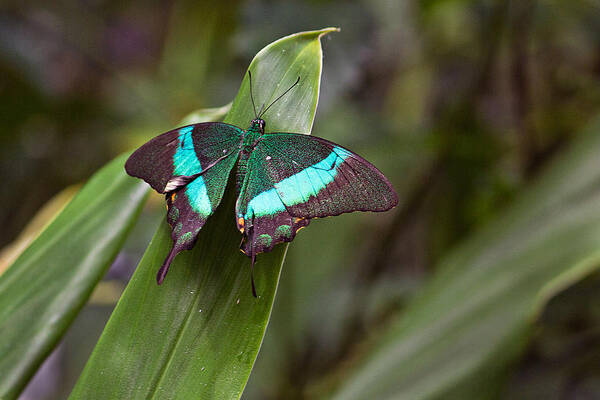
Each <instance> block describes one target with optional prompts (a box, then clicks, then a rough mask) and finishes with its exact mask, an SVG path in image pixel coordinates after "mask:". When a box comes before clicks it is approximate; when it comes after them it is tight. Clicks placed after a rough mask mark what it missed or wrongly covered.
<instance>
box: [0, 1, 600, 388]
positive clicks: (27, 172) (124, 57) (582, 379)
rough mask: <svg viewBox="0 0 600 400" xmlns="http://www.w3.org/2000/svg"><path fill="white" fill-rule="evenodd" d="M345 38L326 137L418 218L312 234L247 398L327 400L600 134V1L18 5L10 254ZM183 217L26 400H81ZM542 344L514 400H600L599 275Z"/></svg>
mask: <svg viewBox="0 0 600 400" xmlns="http://www.w3.org/2000/svg"><path fill="white" fill-rule="evenodd" d="M327 26H339V27H341V32H340V33H336V34H331V35H329V36H327V37H325V38H324V40H323V47H324V73H323V80H322V91H321V98H320V101H319V108H318V110H317V115H316V120H315V124H314V128H313V134H315V135H317V136H321V137H324V138H327V139H329V140H333V141H335V142H337V143H340V144H342V145H344V146H345V147H348V148H350V149H352V150H354V151H356V152H357V153H359V154H361V155H362V156H364V157H365V158H367V159H368V160H370V161H371V162H373V163H374V164H375V165H377V166H378V168H379V169H381V170H382V171H383V172H384V173H385V174H386V175H387V176H388V177H389V178H390V180H391V181H392V182H393V184H394V186H395V187H396V189H397V191H398V193H399V195H400V197H401V204H400V206H399V207H397V208H396V209H395V210H394V211H392V212H388V213H384V214H381V215H379V214H349V215H343V216H340V217H337V218H335V219H327V220H316V221H313V222H312V223H311V226H310V228H309V229H307V230H305V231H303V232H302V234H300V235H299V236H298V237H297V238H296V240H295V241H294V243H293V244H292V245H291V246H290V248H289V252H288V256H287V260H286V263H285V265H284V269H283V275H282V281H281V283H280V287H279V291H278V295H277V298H276V302H275V309H274V312H273V316H272V320H271V323H270V325H269V329H268V330H267V336H266V338H265V342H264V343H263V346H262V349H261V353H260V354H259V359H258V361H257V364H256V365H255V368H254V371H253V373H252V376H251V378H250V381H249V383H248V386H247V389H246V392H245V394H244V398H247V399H282V398H285V399H295V398H298V399H300V398H312V397H314V396H315V394H314V393H319V388H320V387H321V386H322V385H323V383H322V382H323V381H325V382H327V380H328V379H335V376H336V375H337V374H340V373H343V370H344V368H345V367H346V365H348V363H351V360H352V359H353V358H354V357H356V355H357V354H360V352H361V348H362V347H363V346H364V343H365V342H366V341H368V340H369V338H370V337H371V336H372V335H373V334H375V333H376V332H377V331H378V330H379V329H381V327H382V326H385V325H386V323H388V322H389V320H390V318H392V317H394V316H396V315H398V314H401V313H402V309H403V307H405V305H406V304H407V303H408V302H409V301H410V300H411V299H412V298H413V297H414V296H415V294H416V293H418V291H419V290H420V288H421V287H422V286H423V285H424V284H425V283H426V282H427V281H428V279H430V277H431V276H433V275H435V273H436V267H437V265H438V264H439V262H440V260H441V259H443V257H444V255H445V254H447V253H448V252H449V251H450V250H451V249H452V248H453V247H454V246H456V245H458V244H459V243H460V242H462V241H463V240H466V239H467V238H470V237H472V236H473V235H475V234H476V232H477V230H478V229H479V228H481V227H483V226H485V225H486V224H487V223H488V222H489V221H491V220H492V219H494V218H495V217H496V216H497V215H498V213H499V212H501V211H502V210H503V209H504V208H505V207H507V206H509V205H510V204H511V202H512V201H513V199H514V198H515V197H517V196H519V194H520V193H521V192H522V191H523V190H526V188H527V187H528V186H529V185H530V184H531V182H534V181H535V179H536V177H537V176H538V174H539V173H540V171H543V170H544V168H545V167H546V166H547V165H549V164H551V163H552V162H553V160H554V159H555V158H556V157H558V156H559V155H560V154H561V152H563V151H564V150H565V149H566V148H567V147H568V145H569V144H570V143H571V142H572V141H574V140H577V137H578V133H579V132H581V131H582V129H583V128H584V127H585V126H586V125H587V124H588V123H589V122H590V121H591V120H592V118H594V117H597V116H598V114H599V111H600V1H597V0H579V1H571V2H565V1H560V0H546V1H542V0H538V1H536V0H521V1H501V0H497V1H496V0H481V1H464V0H421V1H417V0H411V1H408V0H407V1H398V0H370V1H366V0H363V1H357V0H354V1H347V0H343V1H342V0H321V1H319V0H310V1H309V0H305V1H300V0H294V1H283V2H275V1H252V0H248V1H234V0H222V1H219V2H215V1H208V0H205V1H165V0H162V1H145V2H142V1H136V0H132V1H127V2H123V1H105V0H82V1H60V0H59V1H53V2H46V1H39V0H33V1H26V2H21V1H18V2H17V1H14V2H11V1H8V2H7V1H4V2H3V3H2V5H0V95H1V96H0V117H1V122H2V129H1V130H0V180H1V181H2V186H3V188H4V190H3V191H2V207H1V208H0V221H2V225H3V229H2V230H1V231H0V248H4V249H5V250H4V251H5V253H3V254H5V255H6V254H7V253H6V252H9V251H10V249H11V248H14V245H15V242H14V241H15V239H16V238H17V237H18V236H19V233H20V232H21V231H22V230H23V229H24V227H25V226H26V225H27V224H28V222H29V221H30V220H31V219H32V217H33V216H34V215H35V214H36V212H37V211H38V210H39V209H40V208H41V207H42V206H43V205H44V204H47V203H48V201H49V200H50V199H51V198H53V197H54V196H55V195H57V194H59V193H61V192H62V195H60V196H62V197H60V196H59V197H58V200H57V201H58V203H59V204H60V202H61V201H62V202H64V201H65V200H64V199H65V198H68V193H69V192H64V190H65V188H69V187H72V185H77V184H80V183H82V182H84V181H85V180H86V179H87V178H88V177H89V176H90V175H91V174H92V173H93V172H94V171H95V170H97V169H98V168H99V167H101V166H102V165H103V164H105V163H106V162H108V161H109V160H110V159H112V158H113V157H114V156H116V155H117V154H119V153H121V152H124V151H128V150H131V149H133V148H135V147H136V146H138V145H140V144H141V143H143V142H145V141H146V140H148V139H149V138H151V137H154V136H156V135H158V134H159V133H162V132H164V131H167V130H169V129H172V128H174V127H176V126H178V125H179V124H180V122H181V120H182V118H184V117H185V116H186V115H187V114H189V113H190V112H193V111H195V110H198V109H202V108H207V107H218V106H222V105H224V104H226V103H228V102H229V101H231V100H232V99H233V97H234V96H235V94H236V93H237V89H238V87H239V83H240V81H241V79H242V77H243V75H244V73H245V70H246V67H247V66H248V64H249V62H250V61H251V59H252V57H253V56H254V54H255V53H256V52H257V51H259V50H260V49H261V48H262V47H264V46H265V45H267V44H268V43H270V42H272V41H274V40H276V39H278V38H280V37H282V36H285V35H287V34H290V33H293V32H297V31H303V30H310V29H318V28H323V27H327ZM599 134H600V133H599ZM598 159H599V163H598V166H599V167H600V157H599V158H598ZM71 191H72V190H71ZM65 193H66V194H65ZM61 199H62V200H61ZM163 213H164V208H163V204H162V198H161V197H160V196H158V195H156V196H154V197H153V198H152V199H151V201H150V202H149V203H148V206H147V207H146V209H145V210H144V213H143V215H142V217H141V218H140V221H139V223H138V224H137V226H136V228H135V231H134V233H133V234H132V235H131V237H130V239H129V242H128V244H127V245H126V248H125V250H124V251H123V252H122V253H121V254H120V255H119V256H118V258H117V260H116V261H115V264H114V265H113V267H112V268H111V270H110V272H109V273H108V275H107V276H106V278H105V280H104V282H103V283H102V284H101V285H100V286H99V287H98V288H97V290H96V291H95V292H94V295H93V296H92V299H91V300H90V302H89V304H88V306H86V308H85V309H84V311H83V312H82V313H81V314H80V315H79V317H78V319H77V320H76V321H75V323H74V324H73V326H72V327H71V328H70V329H69V332H68V333H67V335H66V337H65V339H64V340H63V343H62V344H61V345H60V347H59V348H58V350H57V351H55V352H54V353H53V355H52V356H51V357H50V358H49V359H48V361H47V362H46V364H45V365H44V367H43V368H42V370H40V371H39V372H38V375H37V376H36V378H35V379H34V380H33V381H32V383H31V384H30V386H29V387H28V389H27V390H26V391H25V393H24V394H23V395H22V398H23V399H59V398H64V397H66V396H67V395H68V393H69V392H70V390H71V388H72V385H73V384H74V382H75V380H76V379H77V377H78V376H79V373H80V372H81V369H82V368H83V365H84V363H85V361H86V360H87V358H88V356H89V354H90V353H91V351H92V348H93V346H94V344H95V342H96V340H97V338H98V336H99V335H100V332H101V331H102V329H103V326H104V324H105V322H106V320H107V319H108V317H109V316H110V312H111V310H112V308H113V307H114V305H115V303H116V301H117V300H118V298H119V295H120V293H121V291H122V289H123V288H124V287H125V285H126V283H127V280H128V279H129V277H130V275H131V273H132V272H133V270H134V269H135V266H136V264H137V262H138V260H139V258H140V257H141V254H142V253H143V251H144V249H145V247H146V246H147V244H148V242H149V239H150V237H151V236H152V234H153V233H154V231H155V229H156V227H157V226H158V223H159V221H160V220H161V218H163V217H164V215H163ZM11 245H12V246H13V247H11ZM530 334H531V335H530V338H529V340H528V341H527V344H526V346H525V348H524V350H523V352H522V353H521V357H520V358H519V359H518V360H516V361H515V362H513V363H512V364H511V366H510V371H508V372H507V373H506V374H504V375H503V376H502V377H501V379H500V378H499V379H500V380H499V382H498V387H499V390H498V393H500V396H501V397H502V398H540V397H546V398H557V399H558V398H561V399H563V398H568V399H571V398H573V399H575V398H577V399H588V398H590V399H592V398H600V274H598V273H595V274H591V275H590V276H588V277H586V279H584V280H582V281H580V282H579V283H577V284H575V285H574V286H572V287H570V288H569V289H567V290H565V291H563V292H562V293H560V294H559V295H557V296H556V297H554V298H553V299H552V300H551V301H550V302H549V304H548V305H547V306H546V307H545V309H544V311H543V313H541V315H540V316H539V318H538V319H537V320H536V321H535V323H534V327H533V329H532V330H531V332H530ZM340 371H341V372H340ZM332 377H333V378H332Z"/></svg>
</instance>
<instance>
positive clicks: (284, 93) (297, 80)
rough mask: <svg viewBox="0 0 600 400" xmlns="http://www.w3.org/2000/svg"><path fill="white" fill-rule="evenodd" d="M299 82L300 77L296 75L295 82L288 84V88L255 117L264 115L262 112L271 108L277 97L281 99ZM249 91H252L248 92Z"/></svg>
mask: <svg viewBox="0 0 600 400" xmlns="http://www.w3.org/2000/svg"><path fill="white" fill-rule="evenodd" d="M299 82H300V77H298V79H296V82H294V84H293V85H292V86H290V87H289V88H288V90H286V91H285V92H283V93H282V94H281V95H280V96H279V97H278V98H276V99H275V100H273V102H272V103H271V104H269V106H268V107H267V108H265V110H264V111H262V112H261V113H260V114H259V115H258V117H257V118H260V117H261V115H264V113H266V112H267V110H268V109H269V108H271V106H272V105H273V104H275V102H277V100H279V99H281V98H282V97H283V96H285V95H286V94H287V92H289V91H290V90H292V88H293V87H294V86H296V85H297V84H298V83H299ZM250 93H252V92H250Z"/></svg>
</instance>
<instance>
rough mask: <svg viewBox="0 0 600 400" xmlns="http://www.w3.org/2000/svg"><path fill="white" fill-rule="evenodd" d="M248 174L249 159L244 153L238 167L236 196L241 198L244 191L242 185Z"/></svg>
mask: <svg viewBox="0 0 600 400" xmlns="http://www.w3.org/2000/svg"><path fill="white" fill-rule="evenodd" d="M246 172H248V158H247V157H245V154H244V152H242V154H241V155H240V158H239V160H238V165H237V171H236V173H235V189H236V194H237V195H238V196H239V194H240V191H241V190H242V185H243V184H244V177H245V176H246Z"/></svg>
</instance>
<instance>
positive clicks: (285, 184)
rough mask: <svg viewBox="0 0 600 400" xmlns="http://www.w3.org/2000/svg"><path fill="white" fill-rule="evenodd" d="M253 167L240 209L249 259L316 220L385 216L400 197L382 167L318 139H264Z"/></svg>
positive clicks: (254, 155) (288, 136)
mask: <svg viewBox="0 0 600 400" xmlns="http://www.w3.org/2000/svg"><path fill="white" fill-rule="evenodd" d="M248 165H249V168H248V169H249V171H250V172H249V173H248V176H247V178H246V181H245V183H244V185H243V188H242V191H241V193H240V196H239V198H238V202H237V210H236V212H237V216H238V228H240V230H242V229H241V228H242V226H241V225H242V224H243V225H245V226H246V229H245V231H244V235H245V242H244V245H243V246H244V247H243V250H244V251H245V252H246V253H247V254H256V253H260V252H263V251H269V250H271V249H272V248H273V246H274V245H275V244H277V243H281V242H289V241H291V240H292V239H293V238H294V236H295V234H296V232H297V231H298V230H299V229H300V228H302V227H304V226H306V225H308V222H309V220H310V219H311V218H316V217H326V216H332V215H339V214H342V213H346V212H352V211H386V210H389V209H390V208H392V207H394V206H396V205H397V203H398V197H397V195H396V192H395V191H394V189H393V188H392V186H391V184H390V182H389V181H388V180H387V178H385V176H384V175H383V174H382V173H381V172H380V171H379V170H378V169H377V168H375V167H374V166H373V165H372V164H370V163H369V162H368V161H366V160H365V159H363V158H362V157H360V156H358V155H357V154H355V153H353V152H352V151H350V150H347V149H345V148H343V147H341V146H338V145H336V144H335V143H333V142H330V141H328V140H325V139H321V138H318V137H315V136H308V135H302V134H296V133H272V134H265V135H263V137H262V140H261V142H260V143H259V144H258V145H257V146H256V147H255V149H254V152H253V153H252V155H251V158H250V160H249V164H248ZM240 222H241V223H240ZM250 226H251V227H252V228H251V230H250V229H248V228H249V227H250Z"/></svg>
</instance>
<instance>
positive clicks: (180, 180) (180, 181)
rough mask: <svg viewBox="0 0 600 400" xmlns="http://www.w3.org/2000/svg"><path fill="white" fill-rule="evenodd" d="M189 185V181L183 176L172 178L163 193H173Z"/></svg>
mask: <svg viewBox="0 0 600 400" xmlns="http://www.w3.org/2000/svg"><path fill="white" fill-rule="evenodd" d="M186 184H187V179H186V178H185V177H183V176H176V177H174V178H171V180H169V182H167V186H165V190H163V192H172V191H173V190H175V189H177V188H179V187H181V186H183V185H186Z"/></svg>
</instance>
